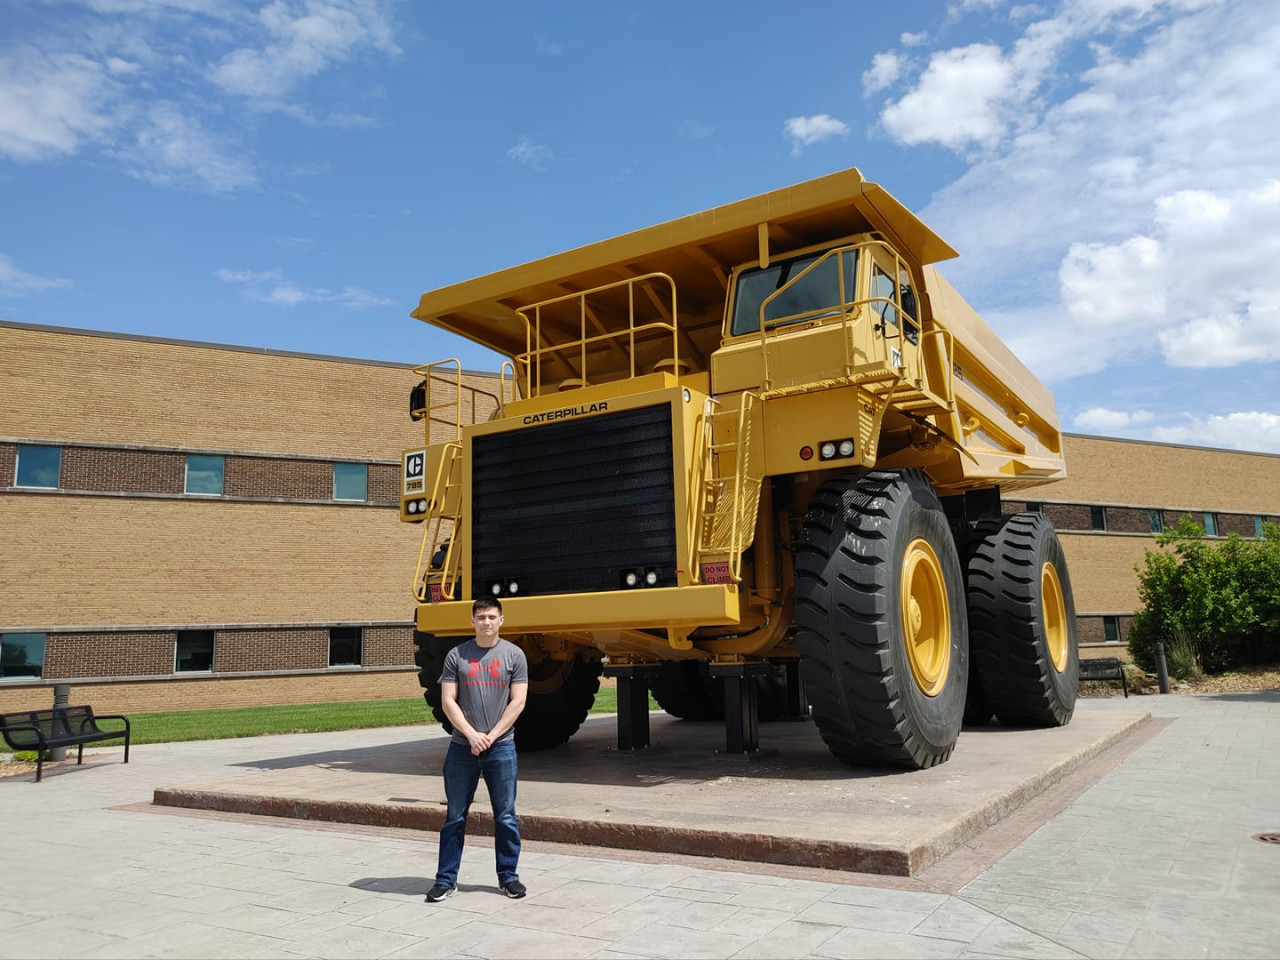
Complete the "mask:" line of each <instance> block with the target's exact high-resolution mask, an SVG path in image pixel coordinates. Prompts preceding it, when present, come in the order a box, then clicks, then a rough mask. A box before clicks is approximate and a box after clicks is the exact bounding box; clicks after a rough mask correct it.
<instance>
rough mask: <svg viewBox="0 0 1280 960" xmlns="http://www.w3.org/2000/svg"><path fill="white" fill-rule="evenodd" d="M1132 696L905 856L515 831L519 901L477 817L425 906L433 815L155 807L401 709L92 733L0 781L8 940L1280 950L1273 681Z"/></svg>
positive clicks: (338, 744) (569, 947)
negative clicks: (278, 732) (265, 731)
mask: <svg viewBox="0 0 1280 960" xmlns="http://www.w3.org/2000/svg"><path fill="white" fill-rule="evenodd" d="M1139 704H1140V706H1141V707H1142V708H1143V709H1144V710H1149V711H1150V712H1151V713H1152V714H1153V715H1154V716H1155V717H1156V722H1155V723H1153V724H1151V725H1150V729H1149V730H1148V731H1147V734H1146V736H1145V739H1142V738H1137V741H1136V742H1135V744H1130V749H1129V750H1128V751H1125V750H1123V749H1120V747H1117V748H1115V751H1116V752H1114V753H1113V754H1111V756H1110V757H1108V756H1107V755H1103V756H1102V757H1100V758H1098V760H1097V761H1096V762H1097V764H1098V769H1097V770H1096V771H1095V776H1096V782H1092V783H1091V784H1088V783H1086V784H1084V785H1083V786H1082V785H1081V782H1080V781H1077V782H1076V784H1075V786H1074V787H1072V785H1071V784H1064V785H1063V787H1062V788H1061V789H1060V790H1058V791H1057V792H1056V795H1046V796H1045V797H1044V798H1042V799H1041V800H1039V801H1036V802H1034V803H1033V804H1031V805H1030V806H1029V807H1028V808H1027V810H1026V811H1025V812H1021V813H1020V814H1019V815H1017V816H1014V817H1012V818H1010V820H1009V821H1006V822H1003V823H1002V824H1000V825H998V826H997V827H996V828H993V830H991V831H989V832H988V834H984V835H982V836H980V837H978V838H976V839H975V840H974V841H971V842H970V844H969V845H967V846H966V847H965V848H964V849H962V850H960V851H957V852H956V853H954V854H952V855H951V856H950V857H948V858H946V859H945V860H943V861H942V862H940V863H938V864H936V865H935V866H933V867H931V868H929V869H928V870H926V871H924V872H923V873H922V874H920V875H919V876H917V877H915V878H910V879H908V878H894V877H875V876H869V875H865V874H852V873H837V872H834V871H822V870H816V869H809V868H804V867H778V866H762V865H751V864H740V863H729V862H725V861H712V860H707V859H705V858H695V857H685V856H680V855H675V854H661V855H655V854H646V853H644V852H634V853H624V852H618V851H607V850H601V849H598V848H596V849H591V848H579V847H569V846H565V845H554V844H547V843H536V842H531V843H529V844H527V845H526V849H525V853H524V856H523V858H522V861H521V878H522V879H523V880H524V881H525V883H526V884H527V885H528V886H529V889H530V895H529V897H528V898H527V899H524V900H518V901H517V900H508V899H506V898H504V897H502V896H500V895H499V894H498V893H497V892H496V890H495V888H494V887H493V885H492V880H491V877H492V873H493V867H492V848H491V846H489V844H488V842H487V840H486V839H485V838H473V839H472V841H471V842H470V843H469V844H468V847H467V852H466V856H465V859H464V868H463V869H464V873H463V883H462V884H461V888H460V892H459V894H458V896H456V897H454V898H453V899H451V900H448V901H446V902H444V903H442V904H426V903H424V902H423V895H424V893H425V892H426V889H427V887H428V886H429V885H430V881H431V876H432V874H433V873H434V865H435V852H436V846H435V841H434V837H432V836H431V835H429V834H422V833H418V832H414V831H408V830H400V829H391V828H375V827H356V826H346V825H336V824H312V823H299V822H293V821H285V820H276V819H268V818H263V817H250V818H246V817H238V816H231V815H226V814H209V813H202V814H194V813H192V812H189V811H175V810H166V809H165V808H157V807H153V806H151V805H150V803H149V801H150V797H151V793H152V790H153V789H154V788H155V787H157V786H161V785H164V784H172V783H182V782H189V781H196V780H200V779H207V778H213V777H219V776H227V775H229V774H231V773H233V772H235V771H236V770H237V769H243V768H244V767H243V765H246V764H248V765H252V764H254V763H255V762H256V761H258V760H260V759H261V758H263V757H282V756H287V755H290V754H294V755H305V754H315V753H321V752H325V751H331V750H333V751H343V750H351V749H354V748H357V747H368V748H370V749H376V748H377V746H378V745H379V744H395V743H400V742H403V740H404V737H405V734H406V730H405V728H399V729H387V730H364V731H347V732H343V733H329V734H306V735H298V736H292V737H268V738H256V739H253V740H234V741H209V742H202V743H188V744H164V745H147V746H143V747H136V748H135V750H134V753H133V756H132V760H131V762H130V763H129V764H128V765H127V766H125V765H123V764H120V763H119V757H118V751H115V750H110V749H107V750H99V751H95V759H94V761H93V763H92V765H89V764H86V767H85V768H76V767H75V766H74V765H72V766H66V767H60V768H56V769H53V770H47V771H46V775H45V780H44V782H43V783H41V784H35V783H32V782H31V781H30V778H23V779H20V780H15V779H9V780H4V781H0V822H2V823H3V824H4V827H5V840H4V854H3V864H4V869H3V877H4V883H3V890H4V897H3V899H2V900H0V957H13V958H27V957H191V958H201V957H292V958H296V957H335V958H336V957H474V958H501V957H648V958H667V957H670V958H676V957H712V958H719V957H1028V958H1041V957H1044V958H1050V957H1179V958H1181V957H1224V958H1225V957H1233V958H1234V957H1240V958H1243V957H1267V958H1275V957H1278V956H1280V928H1278V926H1277V923H1276V910H1277V907H1278V906H1280V845H1277V844H1266V843H1261V842H1259V841H1257V840H1255V839H1253V835H1255V834H1261V833H1276V832H1280V692H1273V693H1263V694H1226V695H1199V696H1166V697H1146V698H1142V699H1141V700H1140V701H1139ZM1133 707H1134V701H1133V700H1132V699H1131V700H1130V701H1128V702H1125V701H1123V700H1087V701H1081V704H1080V708H1079V709H1080V711H1081V713H1082V714H1086V715H1087V714H1089V713H1092V712H1094V711H1108V710H1132V708H1133ZM414 729H416V730H420V731H422V732H423V735H424V736H426V735H428V732H429V728H414ZM1120 746H1121V747H1123V746H1124V745H1123V744H1122V745H1120ZM1072 790H1074V793H1072ZM1052 793H1053V792H1051V794H1052ZM1055 805H1056V806H1055ZM1037 817H1038V818H1039V820H1037ZM1018 831H1022V833H1021V834H1019V833H1018ZM1023 834H1025V836H1023Z"/></svg>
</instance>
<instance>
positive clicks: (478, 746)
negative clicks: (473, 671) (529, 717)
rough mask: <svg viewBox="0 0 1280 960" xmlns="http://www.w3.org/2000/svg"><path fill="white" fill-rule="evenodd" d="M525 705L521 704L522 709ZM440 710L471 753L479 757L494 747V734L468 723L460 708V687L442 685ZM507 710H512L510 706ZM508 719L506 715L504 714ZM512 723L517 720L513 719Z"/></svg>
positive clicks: (454, 684)
mask: <svg viewBox="0 0 1280 960" xmlns="http://www.w3.org/2000/svg"><path fill="white" fill-rule="evenodd" d="M523 707H524V704H523V701H522V702H521V709H523ZM440 708H441V709H442V710H444V715H445V716H446V717H448V718H449V722H450V723H451V724H453V729H455V730H457V731H458V732H459V733H460V734H462V735H463V736H464V737H466V738H467V743H468V745H469V746H470V747H471V753H472V754H473V755H474V756H479V755H480V754H482V753H484V751H486V750H488V749H489V748H490V747H491V746H493V741H494V737H493V736H492V734H487V733H481V732H480V731H479V730H477V729H476V728H475V727H473V726H471V724H469V723H467V718H466V715H465V714H463V712H462V707H460V706H458V685H457V684H456V683H442V684H440ZM507 709H508V710H509V709H511V708H510V706H508V707H507ZM503 717H504V718H505V717H506V713H503ZM511 722H512V723H515V718H514V717H512V719H511Z"/></svg>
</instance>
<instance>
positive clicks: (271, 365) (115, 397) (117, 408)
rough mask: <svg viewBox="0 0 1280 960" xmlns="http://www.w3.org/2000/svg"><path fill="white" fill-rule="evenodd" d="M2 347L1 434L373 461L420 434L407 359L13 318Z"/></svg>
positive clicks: (1, 330) (2, 334) (1, 335)
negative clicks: (213, 342)
mask: <svg viewBox="0 0 1280 960" xmlns="http://www.w3.org/2000/svg"><path fill="white" fill-rule="evenodd" d="M405 323H406V324H409V323H411V321H410V320H408V318H406V319H405ZM0 353H3V355H4V357H5V364H4V365H5V371H4V372H5V387H4V392H5V403H6V411H5V412H6V417H5V419H6V422H5V424H4V425H3V427H0V432H2V433H3V434H7V435H8V436H11V437H16V438H21V439H33V440H35V439H38V440H42V441H50V442H55V443H58V442H61V443H71V444H74V443H76V442H82V443H83V442H93V443H107V444H115V443H119V444H134V445H139V446H159V447H182V448H185V449H195V450H224V451H242V452H246V453H288V454H297V455H300V456H309V457H316V458H319V459H326V458H330V457H351V458H370V459H381V460H389V459H398V458H399V455H400V451H401V450H402V449H404V448H405V447H409V446H414V445H416V444H417V443H419V442H420V441H421V438H422V431H423V425H422V424H420V423H413V422H412V421H411V420H410V419H409V413H408V406H409V390H410V388H411V387H412V386H413V385H414V384H415V383H416V382H417V380H418V378H417V377H416V376H415V374H414V373H413V372H412V371H411V370H409V369H400V368H396V367H387V366H381V365H378V364H369V363H359V362H345V361H339V360H321V359H309V358H302V357H289V356H281V355H279V354H269V353H257V352H251V351H244V350H232V349H226V348H222V347H205V346H195V345H191V344H168V343H152V342H149V341H145V340H129V339H123V338H118V337H102V336H93V335H90V334H80V333H68V332H60V331H51V330H24V329H20V328H14V327H0ZM416 359H417V358H414V357H410V356H406V357H405V360H406V362H411V361H415V360H416Z"/></svg>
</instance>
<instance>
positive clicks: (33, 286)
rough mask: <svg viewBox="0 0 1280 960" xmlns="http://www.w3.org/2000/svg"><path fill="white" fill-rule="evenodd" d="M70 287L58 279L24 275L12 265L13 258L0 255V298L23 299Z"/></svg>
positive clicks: (69, 284) (32, 274) (3, 254)
mask: <svg viewBox="0 0 1280 960" xmlns="http://www.w3.org/2000/svg"><path fill="white" fill-rule="evenodd" d="M69 286H71V281H70V280H63V279H61V278H59V277H38V276H36V275H35V274H34V273H26V272H24V271H22V270H19V269H18V268H17V267H15V266H14V265H13V258H12V257H10V256H9V255H8V254H5V253H0V296H6V297H25V296H29V295H31V294H33V293H43V292H44V291H45V290H53V289H56V288H58V287H69Z"/></svg>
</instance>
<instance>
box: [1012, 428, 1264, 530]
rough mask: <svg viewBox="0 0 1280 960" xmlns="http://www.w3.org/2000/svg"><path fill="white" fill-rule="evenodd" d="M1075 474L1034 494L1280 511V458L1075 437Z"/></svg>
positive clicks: (1071, 439)
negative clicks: (1279, 498) (1279, 503)
mask: <svg viewBox="0 0 1280 960" xmlns="http://www.w3.org/2000/svg"><path fill="white" fill-rule="evenodd" d="M1064 451H1065V455H1066V461H1067V478H1066V479H1065V480H1059V481H1056V482H1054V483H1050V484H1046V485H1044V486H1043V487H1036V488H1034V489H1033V490H1028V491H1026V492H1025V494H1022V493H1020V495H1025V496H1026V497H1027V498H1028V499H1037V498H1043V499H1046V500H1060V501H1070V502H1074V503H1126V504H1133V505H1135V506H1147V505H1150V506H1153V507H1169V508H1173V509H1175V510H1185V509H1193V510H1202V511H1203V510H1221V511H1224V512H1228V513H1243V514H1257V513H1263V514H1268V513H1274V512H1275V511H1276V491H1277V490H1280V456H1276V455H1268V454H1257V453H1232V452H1227V451H1222V450H1208V449H1204V448H1200V447H1174V446H1166V445H1164V444H1158V443H1140V442H1137V441H1129V440H1110V439H1103V438H1100V437H1080V436H1068V437H1066V438H1065V439H1064Z"/></svg>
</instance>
